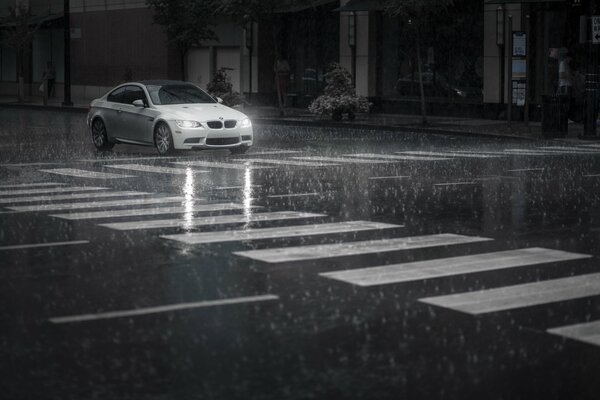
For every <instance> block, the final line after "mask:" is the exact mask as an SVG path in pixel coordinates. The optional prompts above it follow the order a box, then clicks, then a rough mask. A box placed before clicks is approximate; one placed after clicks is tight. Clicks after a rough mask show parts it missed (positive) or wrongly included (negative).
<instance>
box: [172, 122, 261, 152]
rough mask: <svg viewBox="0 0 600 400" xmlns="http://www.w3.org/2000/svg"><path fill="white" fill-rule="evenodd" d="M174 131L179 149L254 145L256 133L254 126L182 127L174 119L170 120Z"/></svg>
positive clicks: (174, 137) (175, 141) (175, 144)
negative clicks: (229, 127)
mask: <svg viewBox="0 0 600 400" xmlns="http://www.w3.org/2000/svg"><path fill="white" fill-rule="evenodd" d="M169 126H170V128H171V132H172V133H173V145H174V147H175V149H178V150H191V149H228V148H233V147H239V146H248V147H249V146H252V144H253V143H254V133H253V130H252V126H249V127H246V128H239V127H235V128H231V129H228V128H221V129H210V128H180V127H179V126H177V124H175V122H174V121H170V122H169Z"/></svg>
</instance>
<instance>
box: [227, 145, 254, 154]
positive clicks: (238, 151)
mask: <svg viewBox="0 0 600 400" xmlns="http://www.w3.org/2000/svg"><path fill="white" fill-rule="evenodd" d="M249 149H250V146H238V147H232V148H230V149H229V151H230V152H231V154H244V153H246V152H247V151H248V150H249Z"/></svg>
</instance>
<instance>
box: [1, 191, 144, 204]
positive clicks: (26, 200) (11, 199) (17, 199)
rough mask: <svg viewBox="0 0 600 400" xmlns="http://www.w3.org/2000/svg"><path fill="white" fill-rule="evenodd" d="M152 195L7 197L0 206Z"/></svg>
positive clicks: (105, 193) (106, 193)
mask: <svg viewBox="0 0 600 400" xmlns="http://www.w3.org/2000/svg"><path fill="white" fill-rule="evenodd" d="M150 194H152V193H145V192H97V193H70V194H59V195H47V196H27V197H7V198H0V204H15V203H33V202H35V201H58V200H81V199H95V198H105V197H126V196H144V195H150Z"/></svg>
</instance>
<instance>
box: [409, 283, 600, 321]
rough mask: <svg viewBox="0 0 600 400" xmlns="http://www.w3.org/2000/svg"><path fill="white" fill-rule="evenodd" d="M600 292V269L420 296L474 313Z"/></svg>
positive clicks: (432, 302) (444, 305)
mask: <svg viewBox="0 0 600 400" xmlns="http://www.w3.org/2000/svg"><path fill="white" fill-rule="evenodd" d="M598 295H600V273H594V274H586V275H577V276H573V277H569V278H560V279H552V280H547V281H541V282H534V283H525V284H521V285H514V286H505V287H501V288H496V289H487V290H480V291H476V292H467V293H458V294H451V295H448V296H437V297H427V298H422V299H419V301H421V302H423V303H427V304H430V305H434V306H438V307H443V308H449V309H451V310H455V311H460V312H463V313H467V314H471V315H479V314H487V313H492V312H498V311H507V310H512V309H517V308H524V307H531V306H536V305H542V304H549V303H556V302H559V301H566V300H574V299H579V298H583V297H589V296H598Z"/></svg>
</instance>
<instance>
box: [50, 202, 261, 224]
mask: <svg viewBox="0 0 600 400" xmlns="http://www.w3.org/2000/svg"><path fill="white" fill-rule="evenodd" d="M245 208H247V207H246V206H244V205H243V204H235V203H214V204H194V205H193V206H191V207H182V206H177V207H153V208H137V209H129V210H111V211H89V212H78V213H67V214H52V215H50V216H51V217H55V218H61V219H66V220H69V221H79V220H85V219H105V218H115V217H141V216H146V215H165V214H187V213H195V212H212V211H229V210H243V209H245ZM253 208H258V207H256V206H253Z"/></svg>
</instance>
